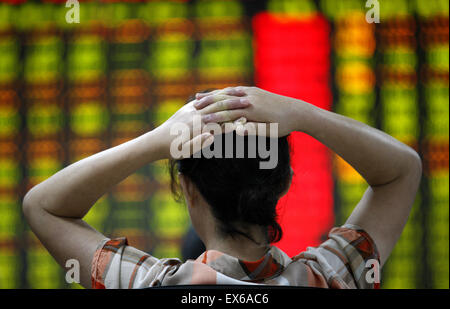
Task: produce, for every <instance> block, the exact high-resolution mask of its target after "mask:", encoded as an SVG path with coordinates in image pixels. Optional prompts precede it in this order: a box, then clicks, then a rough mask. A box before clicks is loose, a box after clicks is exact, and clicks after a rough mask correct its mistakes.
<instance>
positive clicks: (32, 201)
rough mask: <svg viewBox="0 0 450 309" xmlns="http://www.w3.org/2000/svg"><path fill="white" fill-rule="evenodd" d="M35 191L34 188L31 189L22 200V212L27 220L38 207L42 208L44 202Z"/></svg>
mask: <svg viewBox="0 0 450 309" xmlns="http://www.w3.org/2000/svg"><path fill="white" fill-rule="evenodd" d="M34 191H35V190H34V188H32V189H31V190H29V191H28V192H27V194H25V197H24V198H23V200H22V212H23V214H24V216H25V219H27V220H29V218H30V216H32V214H33V213H34V212H35V211H36V210H37V209H39V208H42V207H41V206H42V202H41V201H40V200H39V199H38V198H37V197H36V192H34Z"/></svg>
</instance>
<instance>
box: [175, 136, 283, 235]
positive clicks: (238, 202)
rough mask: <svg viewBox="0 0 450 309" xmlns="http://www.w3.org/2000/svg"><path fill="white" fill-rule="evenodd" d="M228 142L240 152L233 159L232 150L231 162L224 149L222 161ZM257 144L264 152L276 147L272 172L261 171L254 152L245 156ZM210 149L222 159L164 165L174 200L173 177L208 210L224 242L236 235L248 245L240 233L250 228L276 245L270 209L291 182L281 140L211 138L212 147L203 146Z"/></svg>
mask: <svg viewBox="0 0 450 309" xmlns="http://www.w3.org/2000/svg"><path fill="white" fill-rule="evenodd" d="M231 138H232V140H233V141H234V143H233V144H234V145H243V146H244V147H243V149H244V155H243V156H240V155H237V153H236V152H237V148H238V147H233V148H232V154H233V155H232V156H231V158H230V156H229V154H230V152H229V151H230V149H227V152H228V153H227V157H225V150H226V149H225V148H226V147H229V146H230V145H229V143H228V142H229V141H230V140H231ZM225 141H227V143H225ZM261 142H263V143H265V144H264V145H265V147H266V146H267V145H273V143H276V146H277V147H275V148H278V149H277V153H276V155H278V158H277V159H278V160H277V164H276V165H275V167H274V168H270V169H262V168H261V165H260V163H261V162H262V161H267V158H262V157H261V156H260V155H259V151H256V155H255V151H249V150H250V149H249V146H250V147H258V143H261ZM271 142H272V143H271ZM219 143H220V144H221V145H218V144H219ZM215 147H219V149H221V152H222V156H218V157H217V156H213V157H212V158H205V157H204V156H202V155H201V156H199V157H194V156H192V157H190V158H186V159H181V160H171V161H170V171H171V178H172V191H173V192H174V194H175V195H178V197H180V196H179V194H178V192H179V191H178V190H177V189H178V183H177V178H176V174H177V173H178V172H179V173H181V174H183V175H184V176H185V177H188V178H189V179H190V180H191V181H192V182H193V183H194V184H195V186H196V187H197V189H198V191H199V192H200V193H201V195H202V196H203V198H204V199H205V201H206V202H207V203H208V204H209V205H210V206H211V212H212V214H213V216H214V217H215V219H216V220H217V222H218V223H219V229H220V232H221V233H222V234H223V235H224V236H231V237H234V236H236V235H242V236H245V237H247V238H250V239H252V238H251V237H250V236H249V235H248V234H247V233H246V232H245V231H244V230H243V228H242V227H245V226H248V225H249V224H251V225H257V226H260V227H262V228H264V229H265V230H266V231H267V241H268V242H276V241H279V240H280V239H281V237H282V230H281V227H280V226H279V224H278V223H277V216H276V205H277V203H278V200H279V198H280V197H281V196H282V194H283V193H284V192H286V191H287V189H288V188H289V185H290V181H291V167H290V155H289V144H288V140H287V137H286V136H285V137H280V138H274V139H272V140H271V138H270V137H256V136H240V135H237V134H236V133H235V132H231V133H226V134H221V135H216V136H215V141H214V143H213V144H212V145H210V146H209V148H210V149H209V150H210V152H214V149H215ZM257 149H258V148H257ZM241 151H242V150H241ZM216 153H217V152H216ZM241 154H242V153H241ZM252 240H253V239H252Z"/></svg>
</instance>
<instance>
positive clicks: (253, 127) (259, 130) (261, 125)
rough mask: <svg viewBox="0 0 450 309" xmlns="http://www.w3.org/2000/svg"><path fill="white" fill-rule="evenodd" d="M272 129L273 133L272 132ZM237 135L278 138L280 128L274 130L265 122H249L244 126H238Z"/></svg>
mask: <svg viewBox="0 0 450 309" xmlns="http://www.w3.org/2000/svg"><path fill="white" fill-rule="evenodd" d="M271 128H272V131H271ZM235 130H236V134H237V135H240V136H245V135H258V136H266V137H273V138H275V137H278V127H277V130H276V131H275V130H273V127H271V126H270V125H269V124H267V123H265V122H247V123H244V124H238V125H236V129H235Z"/></svg>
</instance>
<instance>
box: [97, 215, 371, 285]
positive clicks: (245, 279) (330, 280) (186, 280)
mask: <svg viewBox="0 0 450 309" xmlns="http://www.w3.org/2000/svg"><path fill="white" fill-rule="evenodd" d="M371 259H373V261H378V265H380V264H379V263H380V259H379V254H378V251H377V248H376V246H375V243H374V242H373V240H372V239H371V237H370V236H369V235H368V234H367V233H366V232H365V231H364V230H362V229H361V228H359V227H357V226H354V225H348V224H347V225H343V226H341V227H334V228H333V229H331V231H330V233H329V234H328V239H327V240H326V241H325V242H323V243H322V244H321V245H320V246H318V247H315V248H313V247H308V248H307V250H306V251H304V252H302V253H300V254H298V255H296V256H295V257H293V258H290V257H289V256H287V255H286V254H285V253H284V252H283V251H281V250H280V249H279V248H277V247H275V246H271V247H270V250H268V252H267V253H266V254H265V255H264V256H263V257H262V258H261V259H259V260H258V261H251V262H250V261H243V260H240V259H237V258H235V257H233V256H230V255H227V254H224V253H222V252H219V251H216V250H208V251H205V252H204V253H203V254H202V255H200V256H199V257H198V258H197V259H196V260H188V261H186V262H184V263H183V262H181V261H180V260H179V259H171V258H168V259H167V258H165V259H157V258H155V257H153V256H151V255H149V254H147V253H145V252H142V251H140V250H138V249H136V248H134V247H131V246H129V245H128V243H127V240H126V238H117V239H112V240H109V239H105V240H103V242H102V243H101V244H100V245H99V247H98V249H97V251H96V252H95V255H94V259H93V262H92V287H93V288H96V289H104V288H108V289H111V288H112V289H114V288H145V287H155V286H170V285H182V284H183V285H185V284H237V285H242V284H266V285H288V286H305V287H321V288H337V289H343V288H378V287H379V283H370V282H372V281H374V280H367V279H366V276H367V277H369V278H371V277H370V276H371V275H372V273H373V272H374V271H375V270H378V271H379V268H374V269H373V270H372V271H371V273H368V272H369V271H370V270H371V267H369V266H368V265H370V263H371V264H374V263H373V261H370V260H371ZM366 263H368V264H366ZM378 275H379V274H378ZM375 277H376V276H375ZM378 278H379V277H378Z"/></svg>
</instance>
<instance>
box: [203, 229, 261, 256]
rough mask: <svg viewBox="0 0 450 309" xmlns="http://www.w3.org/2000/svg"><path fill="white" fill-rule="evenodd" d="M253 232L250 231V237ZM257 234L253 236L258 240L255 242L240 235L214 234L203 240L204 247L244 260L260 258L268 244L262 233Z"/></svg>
mask: <svg viewBox="0 0 450 309" xmlns="http://www.w3.org/2000/svg"><path fill="white" fill-rule="evenodd" d="M255 234H256V233H250V235H251V236H252V237H253V236H254V235H255ZM259 236H260V237H257V238H253V239H255V241H257V242H258V243H255V242H254V241H252V240H250V239H248V238H247V237H245V236H241V235H238V236H236V237H234V238H232V237H230V236H228V237H221V236H218V235H214V237H210V238H209V239H206V240H205V247H206V250H217V251H220V252H222V253H225V254H228V255H231V256H234V257H235V258H238V259H241V260H244V261H256V260H259V259H260V258H262V257H263V256H264V255H265V254H266V253H267V250H268V249H269V248H270V244H267V243H266V240H265V237H263V235H262V234H259Z"/></svg>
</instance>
